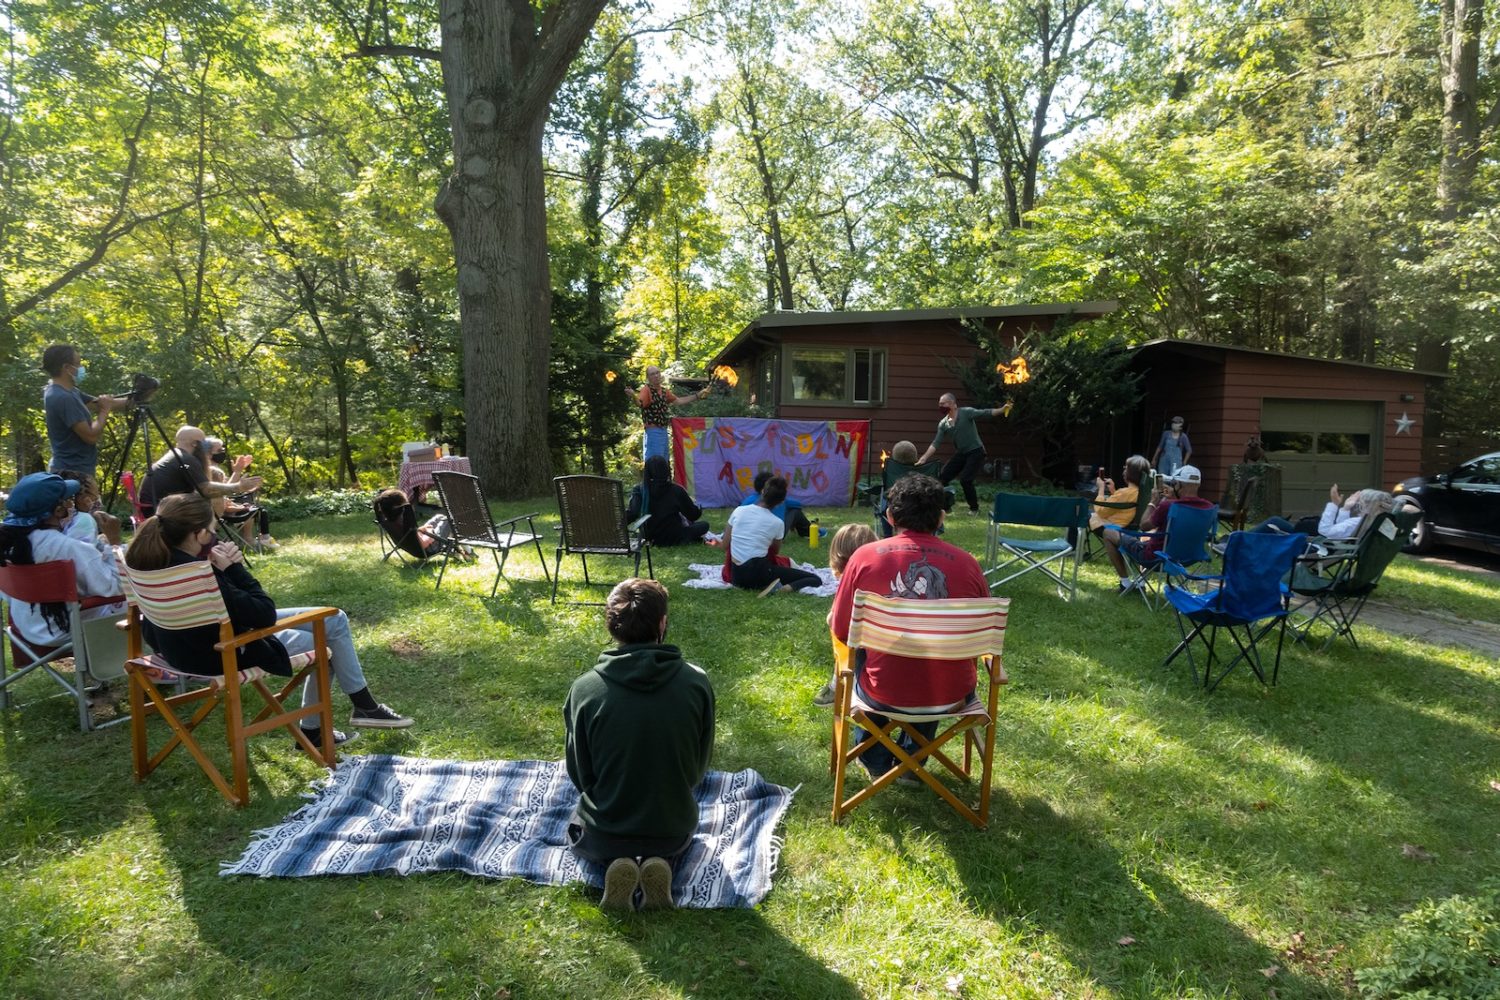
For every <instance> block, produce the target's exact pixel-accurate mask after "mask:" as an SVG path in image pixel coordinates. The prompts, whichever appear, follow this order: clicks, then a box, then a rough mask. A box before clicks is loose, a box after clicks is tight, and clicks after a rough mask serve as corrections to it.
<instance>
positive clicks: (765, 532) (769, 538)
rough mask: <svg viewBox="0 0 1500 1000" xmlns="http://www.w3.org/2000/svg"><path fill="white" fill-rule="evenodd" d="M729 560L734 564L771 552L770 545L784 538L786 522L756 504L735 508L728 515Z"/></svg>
mask: <svg viewBox="0 0 1500 1000" xmlns="http://www.w3.org/2000/svg"><path fill="white" fill-rule="evenodd" d="M729 530H730V534H729V558H731V559H733V560H734V561H735V562H736V563H742V562H744V561H746V560H747V559H756V558H759V557H760V556H763V555H765V554H766V553H767V552H769V551H771V543H772V542H775V541H779V540H780V539H782V538H785V537H786V522H785V521H783V520H782V519H781V518H779V517H777V516H776V515H775V514H773V513H771V512H770V511H769V510H766V508H764V507H762V506H761V505H760V504H758V503H753V504H749V505H747V506H744V507H736V508H735V509H734V513H732V514H730V515H729Z"/></svg>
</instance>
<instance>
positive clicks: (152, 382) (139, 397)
mask: <svg viewBox="0 0 1500 1000" xmlns="http://www.w3.org/2000/svg"><path fill="white" fill-rule="evenodd" d="M160 388H161V379H158V378H153V377H152V376H150V375H147V374H146V373H144V372H136V373H135V374H134V375H132V376H131V377H130V389H129V390H128V391H125V392H117V393H115V394H114V395H115V396H116V397H118V398H120V399H128V400H130V401H131V402H133V403H135V404H136V405H137V406H143V405H145V404H146V403H149V402H151V397H152V396H155V395H156V390H158V389H160Z"/></svg>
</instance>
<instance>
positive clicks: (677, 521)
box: [625, 455, 708, 546]
mask: <svg viewBox="0 0 1500 1000" xmlns="http://www.w3.org/2000/svg"><path fill="white" fill-rule="evenodd" d="M642 514H650V515H651V520H649V521H647V522H646V539H647V540H648V541H650V543H651V544H652V545H666V546H671V545H688V544H696V543H697V542H698V541H699V539H701V538H702V537H703V536H704V535H706V534H708V522H707V521H701V520H699V518H701V517H702V516H703V509H702V508H701V507H699V506H698V504H697V502H696V501H694V500H693V498H692V497H690V496H688V491H687V490H685V489H683V488H682V487H681V486H678V485H677V484H676V483H674V482H672V467H671V466H670V465H668V464H667V460H666V459H665V458H663V457H662V456H661V455H652V456H651V457H650V458H648V459H646V470H645V473H644V476H643V478H642V481H641V483H640V484H639V485H637V486H636V487H635V488H634V489H633V490H631V491H630V502H629V503H628V504H627V505H626V507H625V522H626V523H627V524H629V523H631V522H633V521H634V520H635V519H636V518H638V517H640V516H641V515H642Z"/></svg>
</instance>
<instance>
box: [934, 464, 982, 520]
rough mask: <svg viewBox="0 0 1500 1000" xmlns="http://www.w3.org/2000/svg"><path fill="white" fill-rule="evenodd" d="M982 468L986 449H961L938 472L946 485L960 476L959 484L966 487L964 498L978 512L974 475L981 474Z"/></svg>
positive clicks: (970, 507) (939, 477) (977, 496)
mask: <svg viewBox="0 0 1500 1000" xmlns="http://www.w3.org/2000/svg"><path fill="white" fill-rule="evenodd" d="M982 468H984V449H983V448H975V449H974V450H972V451H961V452H959V453H958V454H957V455H954V456H953V457H952V458H950V459H948V464H947V465H945V466H943V471H942V472H940V473H938V479H939V480H940V481H941V482H942V484H943V485H944V486H947V485H948V484H949V483H951V482H953V477H955V476H957V477H958V484H959V485H960V486H962V487H963V488H964V499H965V500H967V501H968V502H969V509H970V510H972V511H975V512H976V513H977V512H978V511H979V494H977V493H975V492H974V477H975V476H977V475H979V470H980V469H982Z"/></svg>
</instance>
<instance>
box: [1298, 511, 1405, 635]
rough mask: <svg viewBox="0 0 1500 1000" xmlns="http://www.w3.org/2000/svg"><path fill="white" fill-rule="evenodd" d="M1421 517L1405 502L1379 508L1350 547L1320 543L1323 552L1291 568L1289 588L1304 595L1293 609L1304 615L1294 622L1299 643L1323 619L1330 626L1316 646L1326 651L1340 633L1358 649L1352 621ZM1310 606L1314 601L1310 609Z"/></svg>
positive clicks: (1357, 617) (1362, 608)
mask: <svg viewBox="0 0 1500 1000" xmlns="http://www.w3.org/2000/svg"><path fill="white" fill-rule="evenodd" d="M1421 517H1422V513H1421V511H1419V510H1416V509H1414V508H1409V507H1408V508H1403V509H1400V510H1396V511H1392V512H1384V511H1382V512H1381V513H1379V514H1377V515H1375V519H1374V520H1373V521H1371V522H1370V524H1369V525H1368V526H1366V527H1365V529H1364V531H1363V532H1362V533H1361V534H1360V536H1359V539H1358V540H1357V541H1356V542H1355V543H1354V545H1353V546H1340V545H1338V544H1337V543H1334V542H1321V543H1319V544H1320V546H1321V547H1322V548H1323V549H1324V551H1323V552H1322V553H1319V554H1317V555H1313V556H1309V557H1307V558H1304V559H1302V560H1299V561H1298V563H1297V566H1296V568H1295V569H1294V570H1293V571H1292V578H1291V590H1292V593H1294V594H1297V595H1298V596H1300V597H1304V598H1307V600H1305V601H1304V602H1303V603H1302V604H1301V605H1299V606H1298V607H1297V608H1296V609H1295V610H1296V611H1299V612H1301V613H1303V614H1304V616H1305V617H1304V618H1303V620H1302V621H1301V622H1299V623H1297V624H1296V625H1295V626H1293V627H1294V629H1295V632H1296V638H1297V641H1298V642H1306V641H1307V639H1308V636H1309V635H1310V634H1311V632H1312V630H1313V626H1314V625H1317V624H1318V623H1319V622H1322V623H1323V624H1325V625H1327V626H1328V627H1329V629H1330V631H1329V634H1328V638H1327V639H1326V640H1324V642H1323V645H1322V646H1321V647H1319V648H1320V649H1325V650H1326V649H1327V648H1328V647H1329V646H1331V645H1333V641H1334V640H1335V639H1337V638H1338V637H1339V636H1343V637H1344V638H1346V639H1348V640H1349V643H1350V645H1352V646H1354V647H1355V648H1356V649H1358V648H1359V640H1358V639H1356V638H1355V637H1354V623H1355V622H1356V621H1357V620H1358V619H1359V613H1360V612H1361V611H1363V610H1364V607H1365V602H1366V601H1367V600H1369V599H1370V595H1371V594H1373V593H1374V592H1375V588H1376V587H1378V586H1379V585H1380V578H1381V577H1382V576H1384V575H1385V570H1386V567H1387V566H1389V565H1390V564H1391V561H1392V560H1394V559H1395V558H1396V553H1398V552H1400V551H1401V549H1402V547H1404V546H1405V545H1406V543H1407V540H1408V539H1409V538H1410V537H1411V532H1412V529H1413V528H1414V527H1416V525H1417V522H1418V521H1419V520H1420V519H1421ZM1308 605H1311V606H1312V610H1311V611H1310V612H1309V611H1308V610H1307V608H1308Z"/></svg>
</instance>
